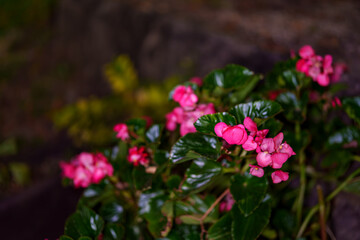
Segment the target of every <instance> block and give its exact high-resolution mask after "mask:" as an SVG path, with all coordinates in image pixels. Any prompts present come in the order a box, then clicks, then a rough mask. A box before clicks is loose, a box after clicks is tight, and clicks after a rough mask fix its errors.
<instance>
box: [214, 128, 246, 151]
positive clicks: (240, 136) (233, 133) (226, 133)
mask: <svg viewBox="0 0 360 240" xmlns="http://www.w3.org/2000/svg"><path fill="white" fill-rule="evenodd" d="M214 131H215V133H216V135H217V136H218V137H222V138H223V139H225V141H226V142H227V143H229V144H236V145H242V144H244V143H245V142H246V140H247V138H248V134H247V132H246V130H245V127H244V125H242V124H238V125H236V126H230V125H227V124H226V123H223V122H220V123H217V124H216V125H215V128H214Z"/></svg>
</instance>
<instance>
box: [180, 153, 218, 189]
mask: <svg viewBox="0 0 360 240" xmlns="http://www.w3.org/2000/svg"><path fill="white" fill-rule="evenodd" d="M221 170H222V168H221V164H220V163H218V162H214V161H211V160H206V159H203V158H198V159H195V160H194V161H193V163H192V164H191V166H190V167H189V168H188V169H187V170H186V180H185V182H184V183H183V185H182V186H181V189H182V191H184V192H185V193H187V192H190V191H193V192H199V191H202V190H203V189H204V188H205V187H206V186H207V185H208V184H210V182H211V181H212V180H214V179H215V178H216V177H217V176H218V175H220V174H221Z"/></svg>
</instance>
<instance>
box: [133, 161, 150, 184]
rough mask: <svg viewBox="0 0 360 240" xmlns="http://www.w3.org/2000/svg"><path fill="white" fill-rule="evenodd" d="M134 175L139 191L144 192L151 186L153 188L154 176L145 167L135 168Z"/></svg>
mask: <svg viewBox="0 0 360 240" xmlns="http://www.w3.org/2000/svg"><path fill="white" fill-rule="evenodd" d="M132 173H133V179H134V182H135V187H136V188H137V189H139V190H143V189H144V188H148V187H149V186H151V180H152V177H153V175H152V174H149V173H147V172H146V171H145V168H144V167H143V166H137V167H135V168H134V170H133V172H132Z"/></svg>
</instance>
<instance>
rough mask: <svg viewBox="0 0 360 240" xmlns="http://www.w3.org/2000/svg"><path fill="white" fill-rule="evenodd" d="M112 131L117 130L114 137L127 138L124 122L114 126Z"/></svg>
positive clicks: (127, 133) (127, 131)
mask: <svg viewBox="0 0 360 240" xmlns="http://www.w3.org/2000/svg"><path fill="white" fill-rule="evenodd" d="M114 131H115V132H117V134H116V137H117V138H121V140H123V141H125V140H127V139H129V130H128V127H127V125H126V124H124V123H119V124H116V125H115V126H114Z"/></svg>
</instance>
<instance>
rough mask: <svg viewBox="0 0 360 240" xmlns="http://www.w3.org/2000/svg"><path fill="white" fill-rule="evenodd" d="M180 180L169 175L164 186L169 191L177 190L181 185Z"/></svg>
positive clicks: (176, 176) (177, 176)
mask: <svg viewBox="0 0 360 240" xmlns="http://www.w3.org/2000/svg"><path fill="white" fill-rule="evenodd" d="M181 180H182V178H181V177H180V176H179V175H171V176H170V177H169V179H168V180H167V182H166V186H167V187H168V188H169V189H170V190H173V189H177V188H178V187H179V185H180V183H181Z"/></svg>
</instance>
